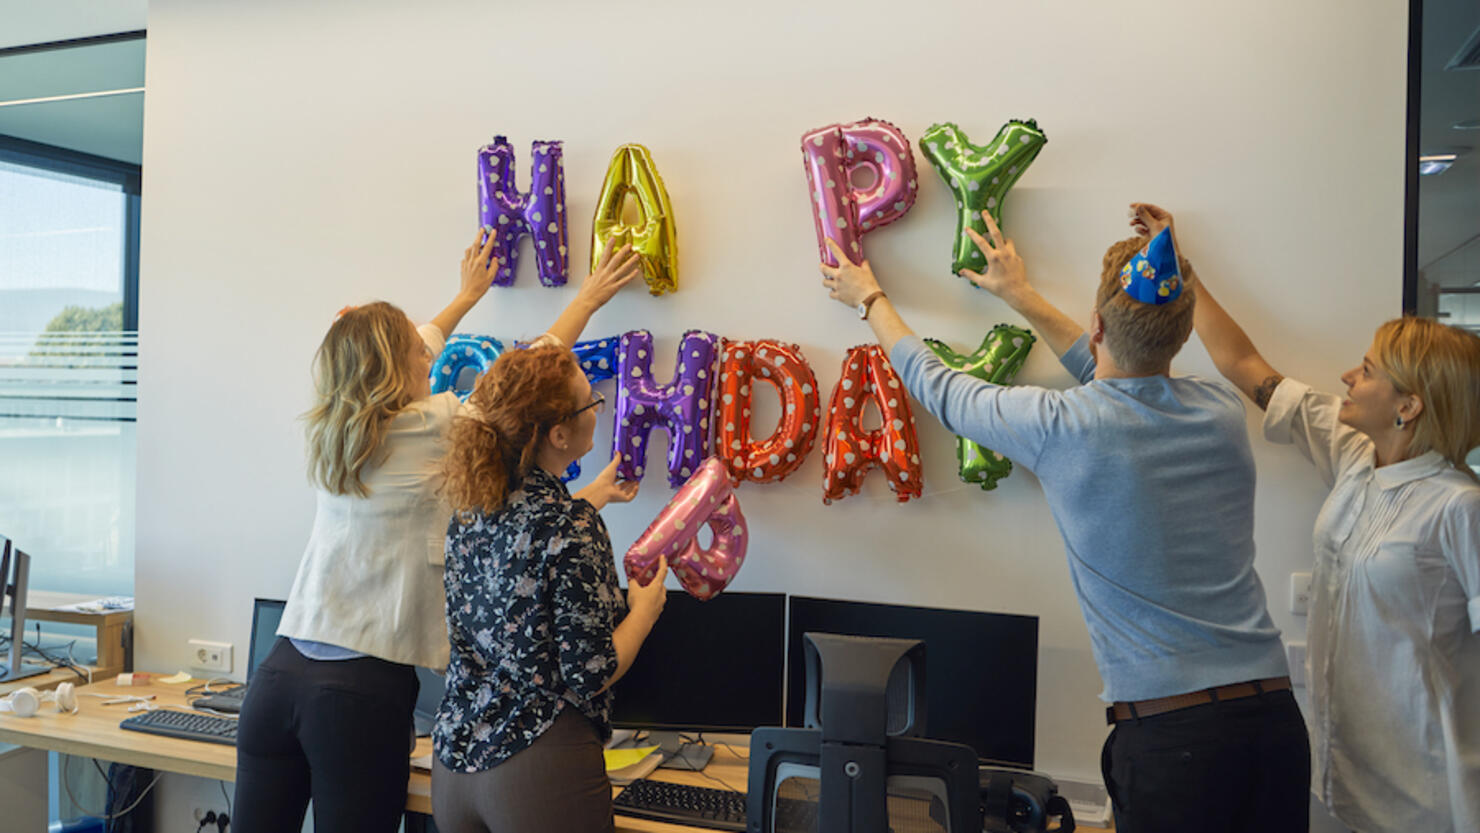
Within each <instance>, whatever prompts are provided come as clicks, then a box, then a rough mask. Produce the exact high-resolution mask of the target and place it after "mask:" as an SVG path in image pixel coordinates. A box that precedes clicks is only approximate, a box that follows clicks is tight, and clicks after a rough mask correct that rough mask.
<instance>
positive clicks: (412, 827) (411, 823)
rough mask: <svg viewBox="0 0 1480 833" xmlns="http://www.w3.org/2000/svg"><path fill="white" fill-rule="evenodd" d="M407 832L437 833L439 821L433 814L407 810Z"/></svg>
mask: <svg viewBox="0 0 1480 833" xmlns="http://www.w3.org/2000/svg"><path fill="white" fill-rule="evenodd" d="M406 833H437V823H436V822H434V821H432V817H431V816H424V815H422V814H421V813H413V812H410V811H409V810H408V811H407V812H406Z"/></svg>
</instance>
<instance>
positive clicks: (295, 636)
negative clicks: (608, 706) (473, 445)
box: [232, 231, 642, 833]
mask: <svg viewBox="0 0 1480 833" xmlns="http://www.w3.org/2000/svg"><path fill="white" fill-rule="evenodd" d="M492 252H493V236H492V234H489V235H487V237H486V239H485V237H484V234H483V232H481V231H480V232H479V237H478V239H476V240H475V241H474V243H473V245H472V246H469V247H468V249H467V251H466V252H465V253H464V256H463V263H462V284H461V287H460V289H459V291H458V293H457V296H456V297H455V298H454V299H453V301H452V303H450V304H448V306H447V307H446V309H444V310H442V312H441V313H440V314H438V315H437V317H436V318H434V319H432V321H431V323H429V324H424V325H422V326H421V327H419V328H418V327H416V326H414V325H413V324H412V323H411V321H410V319H408V318H407V317H406V315H405V313H403V312H401V310H399V309H398V308H396V307H395V306H393V305H391V304H388V303H385V302H383V301H381V302H376V303H371V304H365V305H363V306H359V307H353V308H347V309H346V310H344V311H342V312H341V314H340V315H339V318H338V319H337V320H336V321H335V322H334V324H333V325H332V326H331V327H330V328H329V332H328V334H327V335H325V336H324V340H323V343H321V344H320V345H319V350H318V353H317V355H316V357H315V365H314V377H315V391H316V395H315V404H314V407H313V408H311V409H310V410H309V412H308V413H307V414H306V420H307V423H308V468H309V476H310V479H311V480H312V482H313V484H314V486H315V492H316V495H317V502H318V506H317V511H316V512H315V515H314V524H313V530H312V532H310V534H309V541H308V546H307V548H306V549H305V551H304V554H303V560H302V562H300V564H299V567H298V575H297V577H296V578H295V579H294V581H293V589H292V590H291V591H290V593H289V595H288V602H287V606H286V607H285V609H284V611H283V619H282V623H281V625H280V626H279V628H278V635H279V637H280V638H279V639H278V641H277V642H276V644H274V646H273V648H272V651H271V653H270V654H269V655H268V656H267V658H266V659H265V660H263V662H262V665H261V666H260V667H259V668H258V669H257V672H256V673H255V674H254V676H253V678H252V685H251V686H250V687H249V688H248V691H247V697H246V701H245V703H244V704H243V706H242V714H241V722H240V725H239V726H238V729H237V769H236V812H235V814H234V818H233V819H232V821H233V822H234V825H233V826H234V828H235V829H236V830H237V831H239V833H280V831H288V830H298V829H299V828H301V827H302V825H303V818H304V814H305V812H306V809H307V805H308V802H309V800H310V799H312V800H313V806H314V829H315V830H317V831H319V833H337V831H345V832H346V833H348V831H356V833H379V832H380V831H384V833H391V831H395V830H397V829H398V828H399V826H400V819H401V815H402V810H403V808H404V807H405V805H406V780H407V777H408V774H409V756H408V754H407V752H408V741H409V740H410V739H411V738H412V729H411V719H412V709H413V707H414V705H415V702H416V694H417V687H418V683H417V679H416V672H415V669H414V668H413V666H416V665H421V666H425V667H428V668H433V669H436V670H438V671H441V670H442V669H444V668H446V666H447V658H448V643H447V619H446V596H445V591H444V590H443V586H442V547H443V541H444V538H445V535H446V531H447V522H448V520H449V519H450V518H451V516H452V512H451V509H450V508H449V507H448V505H447V503H446V501H445V500H444V499H443V498H442V496H441V495H440V494H439V492H440V489H441V474H440V472H441V459H442V456H443V454H444V451H445V449H444V436H445V434H446V432H447V429H448V427H449V426H450V425H451V423H452V418H453V416H454V415H455V413H456V412H457V410H458V401H457V398H456V397H455V396H454V395H453V394H451V393H443V394H438V395H436V396H432V395H431V390H430V376H429V371H430V369H431V364H432V360H433V358H434V357H435V356H436V355H437V354H438V353H440V352H441V351H442V348H443V345H444V341H445V337H446V335H447V334H449V333H451V332H452V331H453V330H454V329H455V328H456V327H457V325H458V322H459V321H461V320H462V317H463V315H465V314H466V313H467V312H468V310H470V309H472V307H473V305H474V304H476V303H477V302H478V301H479V299H481V298H482V297H483V295H484V293H486V292H487V291H488V287H489V285H490V284H491V283H492V279H493V275H494V273H495V272H496V271H497V269H498V265H499V264H498V261H497V260H494V259H493V258H492ZM641 271H642V266H641V261H640V259H639V258H638V257H637V256H636V254H635V253H634V252H632V251H631V249H630V248H629V247H624V248H623V249H622V250H621V251H618V252H613V251H612V250H611V247H608V249H607V251H605V252H604V253H603V255H602V258H601V260H600V262H599V263H598V264H597V267H596V268H595V269H594V270H592V272H591V274H590V275H589V276H588V277H587V278H586V279H585V281H583V282H582V284H581V286H580V289H579V291H578V292H577V293H576V297H575V299H574V300H573V301H572V302H571V303H570V305H569V306H568V307H566V309H565V311H564V312H562V313H561V315H560V317H559V319H557V321H556V322H555V325H554V326H552V327H551V328H550V330H549V332H548V333H546V334H545V335H544V336H542V337H541V340H542V341H544V342H550V343H556V344H563V345H572V344H574V343H575V342H576V340H577V339H578V338H579V337H580V333H581V330H582V329H583V328H584V327H585V325H586V322H587V321H588V320H589V319H590V317H591V315H592V313H594V312H595V311H596V310H597V309H599V308H600V307H601V306H602V305H603V304H605V303H606V301H607V300H609V299H610V298H611V297H612V295H614V294H615V293H616V292H617V290H619V289H621V288H622V287H623V286H625V285H626V284H627V283H628V282H630V281H631V280H632V279H633V278H634V277H636V276H637V275H638V274H640V273H641ZM608 471H612V472H614V469H612V468H610V467H609V468H608Z"/></svg>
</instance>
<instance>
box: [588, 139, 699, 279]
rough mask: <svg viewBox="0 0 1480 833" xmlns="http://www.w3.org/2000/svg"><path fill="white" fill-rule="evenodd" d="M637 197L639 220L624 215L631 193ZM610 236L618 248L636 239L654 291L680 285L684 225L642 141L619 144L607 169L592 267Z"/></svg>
mask: <svg viewBox="0 0 1480 833" xmlns="http://www.w3.org/2000/svg"><path fill="white" fill-rule="evenodd" d="M628 194H632V195H633V196H634V197H635V198H636V200H637V206H638V214H639V215H640V216H639V218H638V220H637V222H635V223H632V224H631V225H628V224H627V223H625V222H623V221H622V207H623V205H624V204H625V203H626V199H627V195H628ZM608 240H614V241H615V245H616V247H617V248H620V247H621V246H623V245H624V244H628V243H630V244H632V250H633V251H635V252H637V254H638V255H639V256H641V257H642V276H643V279H644V280H646V281H647V285H648V292H649V293H651V294H653V295H662V294H663V293H665V292H675V291H677V290H678V229H677V227H676V226H675V225H674V223H673V205H672V203H670V202H669V201H668V189H666V188H664V187H663V177H661V176H659V175H658V169H657V167H656V166H655V165H653V157H652V154H650V153H648V149H647V148H645V147H643V146H642V145H637V144H630V145H622V146H621V147H619V148H617V152H616V153H614V154H612V161H611V164H610V165H608V166H607V169H606V182H604V183H602V186H601V196H600V197H599V198H598V199H597V200H596V217H595V219H593V220H592V221H591V268H592V269H595V268H596V263H597V261H598V260H600V258H601V252H602V251H603V250H604V249H605V248H606V244H607V241H608Z"/></svg>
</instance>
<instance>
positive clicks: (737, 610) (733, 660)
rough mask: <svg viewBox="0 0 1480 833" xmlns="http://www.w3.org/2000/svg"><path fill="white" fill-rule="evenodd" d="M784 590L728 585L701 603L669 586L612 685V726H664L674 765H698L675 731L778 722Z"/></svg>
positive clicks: (732, 728)
mask: <svg viewBox="0 0 1480 833" xmlns="http://www.w3.org/2000/svg"><path fill="white" fill-rule="evenodd" d="M785 651H786V596H785V595H784V594H782V593H740V592H736V591H727V592H724V593H721V594H720V595H718V596H716V597H714V598H713V599H710V600H709V601H707V602H701V601H699V600H698V599H695V598H694V597H692V596H690V595H688V594H687V593H679V592H670V593H669V594H668V601H667V602H666V603H665V604H664V607H663V614H662V615H661V616H659V617H658V623H657V624H656V625H654V626H653V630H652V633H651V634H649V635H648V638H647V640H646V641H645V642H644V643H643V646H642V650H641V651H640V652H639V653H638V655H637V659H636V660H635V661H634V662H633V663H632V667H631V668H630V669H628V670H627V673H626V674H625V675H624V676H623V677H622V679H620V680H618V681H617V683H616V685H615V686H613V687H612V688H613V697H614V705H613V713H612V722H613V724H614V725H616V726H619V727H624V728H633V729H649V730H662V731H666V732H669V733H672V734H668V735H662V736H655V737H654V738H653V740H655V741H657V742H659V743H660V745H662V746H664V751H665V754H667V755H669V757H670V762H671V763H672V764H674V765H681V766H687V768H693V769H698V768H702V766H703V763H701V760H702V758H700V757H698V751H697V750H688V749H682V748H680V746H679V744H678V743H677V737H676V733H677V732H679V731H689V732H703V731H711V732H748V731H750V730H751V729H754V728H756V727H757V726H778V725H780V724H781V719H782V703H783V698H784V696H785V694H784V677H783V675H784V673H785V670H786V660H785V656H786V654H785Z"/></svg>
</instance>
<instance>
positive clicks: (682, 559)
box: [622, 457, 750, 602]
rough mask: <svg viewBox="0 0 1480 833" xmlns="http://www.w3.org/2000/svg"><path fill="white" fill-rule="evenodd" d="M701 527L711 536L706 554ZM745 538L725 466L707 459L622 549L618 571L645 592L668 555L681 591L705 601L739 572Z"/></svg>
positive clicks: (746, 531) (745, 534) (742, 559)
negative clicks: (706, 526)
mask: <svg viewBox="0 0 1480 833" xmlns="http://www.w3.org/2000/svg"><path fill="white" fill-rule="evenodd" d="M705 524H708V525H709V528H710V530H711V531H712V532H713V533H714V540H713V541H712V542H711V543H710V545H709V547H708V548H707V549H706V548H704V547H701V546H699V530H700V529H702V528H703V527H704V525H705ZM749 537H750V534H749V532H748V530H747V529H746V527H745V516H744V515H742V514H741V513H740V501H739V500H738V499H737V498H736V497H735V493H734V491H733V490H732V489H731V487H730V478H729V476H728V475H727V474H726V473H725V466H724V464H723V463H721V462H720V461H719V460H718V459H717V458H714V457H710V458H709V459H708V460H705V461H704V462H703V463H702V464H701V465H700V466H699V469H698V471H696V472H694V475H693V477H690V478H689V480H688V482H687V483H685V484H684V485H683V488H681V489H679V490H678V493H677V494H675V495H674V496H673V500H670V501H669V502H668V505H667V506H665V507H663V511H662V512H660V513H658V517H657V518H655V519H654V520H653V522H652V523H651V524H649V525H648V528H647V530H646V531H645V532H643V533H642V535H641V536H640V537H638V539H637V542H636V543H634V544H633V545H632V548H631V549H629V550H627V555H626V557H624V558H623V559H622V566H623V568H625V570H626V571H627V578H628V579H630V580H632V581H635V582H637V583H638V584H641V585H642V586H644V587H646V586H647V585H648V584H649V583H650V582H651V581H652V580H653V576H654V575H656V574H657V572H658V559H659V558H661V557H662V556H667V557H668V568H669V569H670V570H672V571H673V574H674V575H675V576H677V577H678V582H679V584H682V585H683V589H685V590H687V591H689V595H691V596H693V597H694V598H696V599H698V600H699V601H701V602H706V601H709V600H710V599H712V598H714V597H715V596H718V595H719V593H720V591H721V590H724V589H725V588H726V587H727V586H729V584H730V581H731V580H732V579H734V578H735V574H736V573H738V572H740V565H742V564H744V563H745V548H746V542H747V541H748V539H749Z"/></svg>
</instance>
